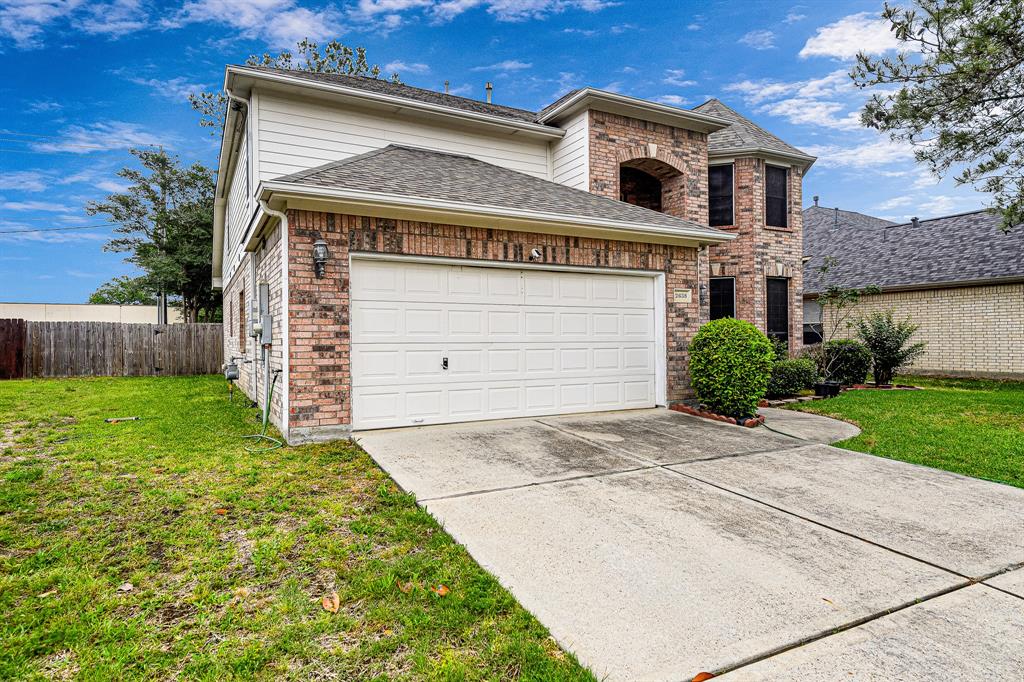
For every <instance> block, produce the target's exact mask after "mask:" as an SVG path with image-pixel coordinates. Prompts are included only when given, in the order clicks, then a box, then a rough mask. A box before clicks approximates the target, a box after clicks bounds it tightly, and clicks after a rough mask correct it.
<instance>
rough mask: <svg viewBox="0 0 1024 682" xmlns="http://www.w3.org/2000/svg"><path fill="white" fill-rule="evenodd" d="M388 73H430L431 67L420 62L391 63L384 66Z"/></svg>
mask: <svg viewBox="0 0 1024 682" xmlns="http://www.w3.org/2000/svg"><path fill="white" fill-rule="evenodd" d="M384 71H385V72H386V73H394V72H396V71H397V72H398V73H400V74H401V73H430V66H429V65H427V64H422V63H420V62H411V63H410V62H389V63H387V64H385V65H384Z"/></svg>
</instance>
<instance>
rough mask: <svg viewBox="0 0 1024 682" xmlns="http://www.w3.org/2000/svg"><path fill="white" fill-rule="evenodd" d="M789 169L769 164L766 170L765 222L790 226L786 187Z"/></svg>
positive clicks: (772, 224)
mask: <svg viewBox="0 0 1024 682" xmlns="http://www.w3.org/2000/svg"><path fill="white" fill-rule="evenodd" d="M788 180H789V170H788V169H786V168H779V167H778V166H768V167H767V169H766V172H765V188H764V224H765V225H771V226H772V227H789V215H788V214H789V211H788V210H787V208H788V202H787V201H786V188H787V186H788V185H789V182H788Z"/></svg>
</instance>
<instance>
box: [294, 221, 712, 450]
mask: <svg viewBox="0 0 1024 682" xmlns="http://www.w3.org/2000/svg"><path fill="white" fill-rule="evenodd" d="M288 220H289V230H290V233H289V237H288V247H289V267H290V274H289V306H288V308H289V322H288V325H289V339H290V357H289V365H290V383H289V395H290V401H289V402H290V405H289V429H290V432H291V433H290V435H289V439H290V440H292V441H297V440H304V439H307V438H310V439H311V438H317V437H328V436H331V435H334V436H336V435H339V434H340V433H341V432H342V430H343V429H344V428H345V427H346V426H347V425H348V424H349V423H350V420H351V411H352V405H351V393H350V375H351V365H350V359H349V268H348V263H349V254H350V253H351V252H354V251H358V252H371V253H392V254H402V255H419V256H442V257H446V258H471V259H474V260H485V261H488V260H489V261H504V262H526V261H527V258H528V256H529V253H530V250H531V249H534V248H537V249H540V250H541V252H542V254H543V256H542V259H541V262H542V263H550V264H559V265H578V266H588V267H611V268H625V269H643V270H655V271H662V272H664V273H665V283H666V288H667V290H668V294H669V295H668V301H667V305H666V316H667V319H666V323H667V325H666V326H667V328H668V329H667V348H668V362H667V365H668V397H669V400H670V401H679V400H683V399H685V398H688V397H690V395H691V393H690V389H689V381H688V365H687V362H688V359H687V354H686V351H685V349H686V348H687V346H688V345H689V342H690V339H691V338H692V336H693V334H694V333H695V332H696V330H697V327H698V325H699V320H700V317H701V313H700V308H701V306H700V304H699V303H698V300H697V298H698V297H697V296H694V297H693V301H692V303H689V304H677V303H675V302H674V301H673V300H672V296H671V291H672V289H674V288H688V289H691V290H693V291H694V292H696V291H697V290H698V282H699V279H698V256H697V250H696V249H694V248H687V247H681V246H667V245H662V244H645V243H639V242H624V241H611V240H603V239H587V238H582V237H566V236H554V235H546V234H532V233H525V232H512V231H506V230H491V229H486V228H475V227H462V226H458V225H441V224H434V223H422V222H412V221H403V220H390V219H383V218H367V217H360V216H351V215H340V214H333V213H320V212H311V211H294V210H292V211H289V212H288ZM317 239H324V240H326V241H327V243H328V248H329V249H330V251H331V258H330V260H329V262H328V264H327V271H326V275H325V277H324V278H323V279H316V278H315V277H314V276H313V261H312V244H313V242H314V241H316V240H317ZM705 309H706V306H705Z"/></svg>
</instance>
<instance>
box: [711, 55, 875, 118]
mask: <svg viewBox="0 0 1024 682" xmlns="http://www.w3.org/2000/svg"><path fill="white" fill-rule="evenodd" d="M723 89H724V90H725V91H726V92H735V93H738V94H739V95H741V96H742V97H743V100H744V101H745V102H746V103H747V104H748V105H750V106H754V107H757V111H759V112H762V113H766V114H770V115H772V116H779V117H781V118H785V119H786V120H788V121H789V122H790V123H794V124H804V125H806V124H810V125H816V126H821V127H824V128H832V129H837V130H857V129H859V128H860V127H861V125H860V109H861V107H862V106H863V103H864V99H865V98H866V94H865V93H863V92H862V91H860V90H858V89H857V88H856V87H855V86H854V85H853V82H852V81H851V80H850V77H849V75H847V73H846V71H845V70H841V69H840V70H836V71H833V72H832V73H829V74H826V75H824V76H822V77H821V78H810V79H807V80H800V81H771V80H761V81H750V80H745V81H740V82H738V83H730V84H728V85H726V86H724V88H723Z"/></svg>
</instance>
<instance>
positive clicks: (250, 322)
mask: <svg viewBox="0 0 1024 682" xmlns="http://www.w3.org/2000/svg"><path fill="white" fill-rule="evenodd" d="M246 326H247V327H248V328H249V329H248V330H247V331H248V334H249V336H250V337H251V338H256V337H257V336H259V335H260V330H259V326H260V314H259V307H257V304H256V301H251V302H250V303H249V315H248V317H247V318H246Z"/></svg>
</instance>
